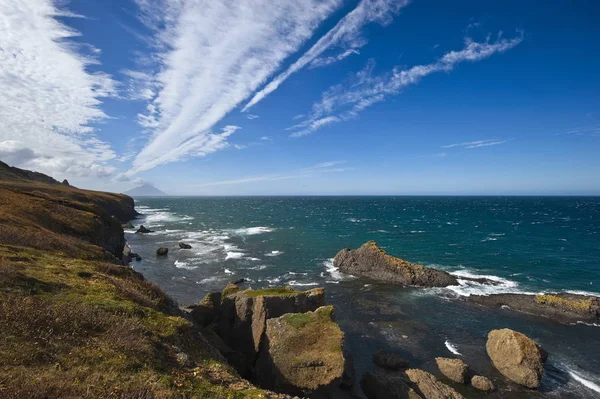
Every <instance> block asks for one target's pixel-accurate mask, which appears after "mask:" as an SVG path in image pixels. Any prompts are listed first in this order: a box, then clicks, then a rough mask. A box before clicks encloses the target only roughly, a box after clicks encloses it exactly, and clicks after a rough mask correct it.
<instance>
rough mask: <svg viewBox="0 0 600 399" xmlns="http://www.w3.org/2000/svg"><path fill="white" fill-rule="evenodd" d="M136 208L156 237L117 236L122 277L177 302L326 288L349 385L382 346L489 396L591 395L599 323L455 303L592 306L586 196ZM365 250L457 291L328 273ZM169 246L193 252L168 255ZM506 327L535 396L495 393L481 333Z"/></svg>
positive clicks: (596, 246)
mask: <svg viewBox="0 0 600 399" xmlns="http://www.w3.org/2000/svg"><path fill="white" fill-rule="evenodd" d="M136 209H137V210H138V211H139V212H140V213H142V214H143V215H141V216H140V217H139V218H138V219H137V220H135V221H133V224H134V225H135V226H136V227H138V226H139V225H140V224H143V225H144V226H146V227H148V228H150V229H152V230H155V233H151V234H148V235H138V234H135V230H127V231H126V239H127V240H128V243H129V244H130V245H131V247H132V248H133V250H134V251H135V252H137V253H139V254H140V255H141V256H142V258H143V260H142V261H141V262H134V263H133V264H132V266H133V267H134V268H135V269H136V270H139V271H141V272H142V273H143V274H144V275H145V276H146V278H147V279H148V280H150V281H153V282H156V283H157V284H159V285H160V286H161V287H163V288H164V289H165V290H166V291H167V292H168V293H169V294H170V295H171V296H172V297H174V298H175V299H176V300H177V301H178V302H179V303H180V304H182V305H185V304H191V303H194V302H198V301H199V300H200V299H202V297H203V296H204V295H205V294H206V293H207V292H210V291H220V290H221V289H222V288H223V287H224V286H225V285H226V284H227V283H228V282H229V281H232V280H237V279H240V278H245V279H247V280H248V281H249V282H248V283H247V285H245V286H251V287H252V288H260V287H266V286H282V285H291V286H293V287H295V288H297V289H308V288H311V287H317V286H320V287H325V290H326V297H327V302H328V303H329V304H332V305H334V306H335V309H336V310H335V313H336V320H337V322H338V323H339V324H340V326H341V327H342V329H343V331H344V333H345V334H346V345H347V347H348V348H349V350H350V351H351V352H352V354H353V357H354V362H355V367H356V369H357V373H358V375H360V374H361V373H362V372H364V371H368V370H370V369H372V367H373V366H372V364H371V356H372V354H373V352H375V351H376V350H379V349H384V350H390V351H394V352H397V353H400V354H401V355H403V356H405V357H406V358H407V359H409V360H410V361H411V365H412V366H414V367H419V368H423V369H425V370H430V371H435V370H436V366H435V361H434V358H435V357H436V356H461V357H462V358H463V359H464V360H465V361H466V362H467V363H468V364H469V365H470V366H471V368H472V369H475V370H476V371H478V372H479V373H482V374H483V375H487V376H491V377H492V378H493V379H494V380H495V382H500V383H501V386H500V387H499V390H498V391H497V392H496V393H495V394H494V395H495V396H496V397H503V398H504V397H507V398H510V397H515V398H517V397H556V398H563V397H564V398H598V397H600V372H599V371H598V370H600V326H594V325H581V324H580V325H561V324H558V323H555V322H552V321H550V320H545V319H540V318H536V317H532V316H527V315H521V314H516V313H513V312H511V311H510V310H505V309H497V310H492V309H487V308H481V307H477V306H474V305H471V304H468V303H466V301H464V300H461V299H462V298H464V297H465V296H468V295H470V294H489V293H509V292H517V293H540V292H562V291H566V292H573V293H593V294H595V295H600V198H598V197H162V198H158V197H157V198H137V199H136ZM368 240H375V241H376V242H377V243H378V244H379V245H380V246H381V247H382V248H383V249H384V250H386V251H387V252H388V253H389V254H390V255H394V256H398V257H401V258H403V259H406V260H408V261H411V262H415V263H420V264H423V265H426V266H432V267H435V268H438V269H441V270H446V271H448V272H450V273H452V274H454V275H455V276H457V277H459V281H460V285H458V286H455V287H449V288H433V289H417V288H401V287H398V286H392V285H386V284H381V283H375V282H372V281H367V280H364V279H361V278H355V277H353V276H346V275H343V274H341V273H340V272H339V271H338V270H336V269H335V268H334V267H333V262H332V261H333V257H334V256H335V254H336V253H337V252H338V251H339V250H340V249H342V248H357V247H359V246H360V245H362V244H363V243H365V242H366V241H368ZM178 242H185V243H188V244H190V245H191V246H192V249H188V250H180V249H179V248H178V245H177V244H178ZM160 246H165V247H168V248H169V255H168V256H167V257H164V258H158V257H156V254H155V252H156V249H157V248H158V247H160ZM460 276H470V277H480V276H485V277H486V278H488V279H493V280H496V281H497V282H499V284H498V285H495V286H489V285H482V284H477V283H473V282H467V281H461V280H460ZM504 327H508V328H512V329H515V330H517V331H521V332H523V333H524V334H526V335H528V336H529V337H531V338H533V339H535V340H536V341H537V342H538V343H540V344H541V345H542V346H543V347H544V348H545V349H546V350H547V351H548V352H549V353H550V360H549V362H548V363H547V364H546V370H545V374H544V378H543V381H542V386H541V387H540V390H539V391H537V392H532V391H528V390H523V389H521V388H519V387H517V386H515V385H513V384H503V381H504V379H503V378H502V377H501V376H500V375H499V374H498V372H497V371H495V370H494V369H493V367H492V366H491V364H490V361H489V359H488V358H487V355H486V353H485V342H486V337H487V333H488V332H489V331H490V330H491V329H495V328H504ZM492 397H493V396H492Z"/></svg>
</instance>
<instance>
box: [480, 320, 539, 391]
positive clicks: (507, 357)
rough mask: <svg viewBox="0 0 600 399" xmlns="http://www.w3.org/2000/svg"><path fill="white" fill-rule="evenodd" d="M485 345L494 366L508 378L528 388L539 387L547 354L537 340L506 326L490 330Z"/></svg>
mask: <svg viewBox="0 0 600 399" xmlns="http://www.w3.org/2000/svg"><path fill="white" fill-rule="evenodd" d="M485 347H486V350H487V353H488V355H489V357H490V358H491V359H492V363H494V367H496V369H498V371H500V372H501V373H502V374H503V375H504V376H505V377H506V378H508V379H510V380H512V381H514V382H516V383H517V384H521V385H523V386H526V387H527V388H537V387H539V385H540V380H541V378H542V373H543V371H544V362H545V361H546V358H547V354H546V352H545V351H544V350H543V349H542V348H541V347H540V346H539V345H538V344H537V343H535V341H533V340H532V339H530V338H528V337H527V336H526V335H524V334H521V333H520V332H517V331H513V330H510V329H508V328H504V329H502V330H492V331H490V333H489V334H488V340H487V344H486V346H485Z"/></svg>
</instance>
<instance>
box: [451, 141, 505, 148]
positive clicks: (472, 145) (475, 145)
mask: <svg viewBox="0 0 600 399" xmlns="http://www.w3.org/2000/svg"><path fill="white" fill-rule="evenodd" d="M507 141H508V140H499V139H491V140H476V141H468V142H466V143H455V144H448V145H443V146H442V147H441V148H454V147H461V148H479V147H489V146H491V145H499V144H504V143H506V142H507Z"/></svg>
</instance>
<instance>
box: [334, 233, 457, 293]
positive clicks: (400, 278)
mask: <svg viewBox="0 0 600 399" xmlns="http://www.w3.org/2000/svg"><path fill="white" fill-rule="evenodd" d="M333 264H334V266H335V267H337V268H339V270H340V271H341V272H343V273H346V274H352V275H354V276H361V277H368V278H370V279H373V280H377V281H382V282H385V283H394V284H400V285H404V286H421V287H447V286H449V285H457V284H458V281H457V280H456V278H455V277H454V276H452V275H450V274H449V273H446V272H444V271H441V270H436V269H432V268H429V267H425V266H422V265H417V264H415V263H410V262H407V261H405V260H403V259H400V258H396V257H394V256H390V255H388V254H387V253H385V251H384V250H383V249H381V248H380V247H379V246H378V245H377V243H376V242H375V241H369V242H367V243H366V244H363V245H362V246H361V247H360V248H358V249H355V250H351V249H348V248H346V249H342V250H341V251H340V252H338V253H337V255H336V256H335V258H334V259H333Z"/></svg>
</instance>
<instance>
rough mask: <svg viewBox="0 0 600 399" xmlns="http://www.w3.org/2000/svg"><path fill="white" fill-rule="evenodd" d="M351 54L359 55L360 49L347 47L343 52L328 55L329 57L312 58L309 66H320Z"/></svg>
mask: <svg viewBox="0 0 600 399" xmlns="http://www.w3.org/2000/svg"><path fill="white" fill-rule="evenodd" d="M352 54H356V55H359V54H360V51H358V50H357V49H353V48H351V49H348V50H346V51H344V52H343V53H340V54H338V55H332V56H329V57H321V58H317V59H315V60H313V61H312V62H311V63H310V67H311V68H316V67H322V66H326V65H329V64H333V63H335V62H338V61H341V60H343V59H344V58H346V57H348V56H351V55H352Z"/></svg>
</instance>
